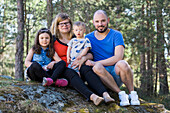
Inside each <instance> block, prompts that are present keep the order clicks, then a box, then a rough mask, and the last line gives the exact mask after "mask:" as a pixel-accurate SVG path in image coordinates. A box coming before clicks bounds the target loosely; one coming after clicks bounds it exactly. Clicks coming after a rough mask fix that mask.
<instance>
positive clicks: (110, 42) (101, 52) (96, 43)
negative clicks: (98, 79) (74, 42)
mask: <svg viewBox="0 0 170 113" xmlns="http://www.w3.org/2000/svg"><path fill="white" fill-rule="evenodd" d="M85 37H86V38H88V39H89V40H90V42H91V46H92V49H91V51H92V53H93V60H94V61H99V60H105V59H107V58H110V57H112V56H114V53H115V47H116V46H118V45H123V46H124V47H125V44H124V41H123V36H122V34H121V33H120V32H119V31H116V30H113V29H110V32H109V33H108V34H107V36H106V37H105V38H104V39H103V40H98V39H97V38H96V37H95V36H94V31H93V32H91V33H89V34H87V35H86V36H85Z"/></svg>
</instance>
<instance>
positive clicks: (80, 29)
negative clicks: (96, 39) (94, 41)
mask: <svg viewBox="0 0 170 113" xmlns="http://www.w3.org/2000/svg"><path fill="white" fill-rule="evenodd" d="M73 32H74V34H75V35H76V38H78V39H81V38H84V33H85V32H86V30H85V28H84V26H81V25H80V26H77V25H74V26H73Z"/></svg>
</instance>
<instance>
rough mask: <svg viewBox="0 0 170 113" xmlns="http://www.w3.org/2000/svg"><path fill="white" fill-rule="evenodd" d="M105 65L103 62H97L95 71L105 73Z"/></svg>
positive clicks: (94, 67) (100, 73)
mask: <svg viewBox="0 0 170 113" xmlns="http://www.w3.org/2000/svg"><path fill="white" fill-rule="evenodd" d="M104 70H105V68H104V66H103V65H102V64H101V63H96V64H95V65H94V66H93V71H94V72H95V73H96V74H99V75H102V74H103V73H104Z"/></svg>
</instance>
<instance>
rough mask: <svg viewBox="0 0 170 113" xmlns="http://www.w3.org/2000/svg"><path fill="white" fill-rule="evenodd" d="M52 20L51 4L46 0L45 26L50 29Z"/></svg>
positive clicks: (49, 0) (50, 0)
mask: <svg viewBox="0 0 170 113" xmlns="http://www.w3.org/2000/svg"><path fill="white" fill-rule="evenodd" d="M52 20H53V4H52V0H47V26H48V29H50V26H51V23H52Z"/></svg>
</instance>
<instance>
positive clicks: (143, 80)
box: [140, 5, 147, 92]
mask: <svg viewBox="0 0 170 113" xmlns="http://www.w3.org/2000/svg"><path fill="white" fill-rule="evenodd" d="M142 18H144V5H142ZM143 25H144V21H142V23H141V27H142V26H143ZM142 29H143V27H142ZM140 42H141V44H142V47H143V49H142V50H141V55H140V58H141V64H140V72H141V74H142V76H141V77H140V81H141V89H142V91H143V92H147V86H146V63H145V38H144V36H143V35H140Z"/></svg>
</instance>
